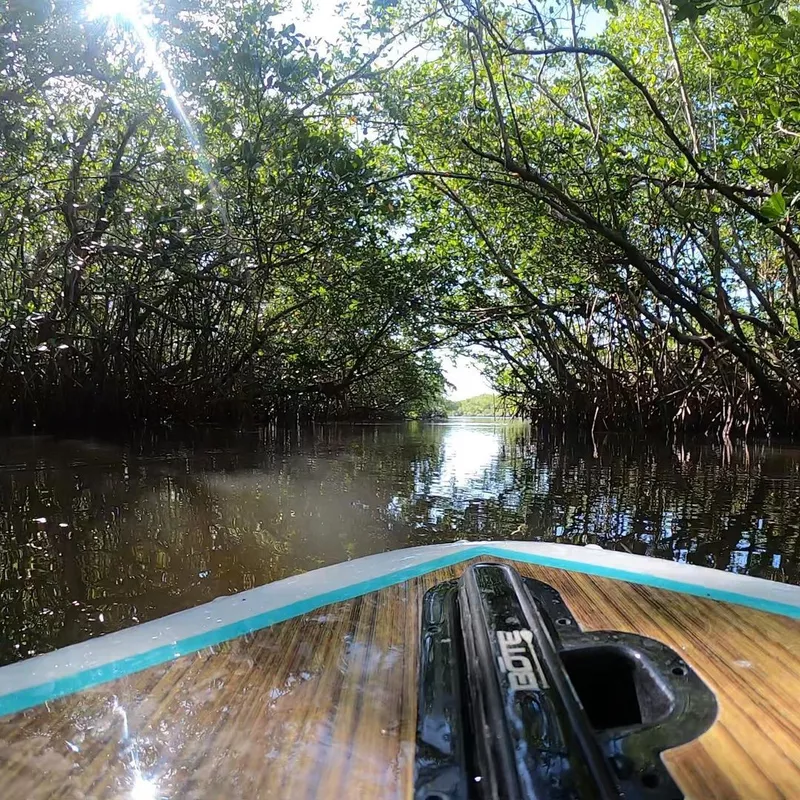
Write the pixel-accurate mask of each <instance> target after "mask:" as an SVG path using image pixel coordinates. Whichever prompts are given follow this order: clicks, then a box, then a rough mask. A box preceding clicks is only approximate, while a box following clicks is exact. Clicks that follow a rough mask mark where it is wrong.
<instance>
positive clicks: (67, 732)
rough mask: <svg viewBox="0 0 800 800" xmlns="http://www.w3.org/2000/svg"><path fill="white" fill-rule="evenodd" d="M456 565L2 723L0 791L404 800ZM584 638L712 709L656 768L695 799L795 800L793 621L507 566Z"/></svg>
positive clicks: (798, 712)
mask: <svg viewBox="0 0 800 800" xmlns="http://www.w3.org/2000/svg"><path fill="white" fill-rule="evenodd" d="M464 566H465V565H463V564H462V565H458V566H457V567H454V568H450V569H447V570H440V571H439V572H437V573H433V574H431V575H427V576H424V577H422V578H419V579H417V580H414V581H411V582H408V583H407V584H404V585H401V586H396V587H392V588H389V589H385V590H383V591H381V592H376V593H373V594H370V595H366V596H364V597H362V598H358V599H355V600H351V601H348V602H345V603H340V604H337V605H335V606H329V607H327V608H323V609H320V610H318V611H316V612H314V613H312V614H309V615H306V616H304V617H300V618H297V619H294V620H290V621H288V622H284V623H281V624H279V625H276V626H274V627H272V628H267V629H264V630H262V631H259V632H257V633H255V634H252V635H250V636H247V637H243V638H241V639H237V640H235V641H232V642H228V643H225V644H223V645H221V646H218V647H216V648H214V649H213V650H205V651H202V652H199V653H195V654H193V655H190V656H184V657H182V658H179V659H176V660H174V661H171V662H169V663H167V664H162V665H160V666H158V667H153V668H151V669H148V670H145V671H143V672H140V673H137V674H135V675H131V676H129V677H126V678H122V679H120V680H117V681H114V682H111V683H107V684H104V685H101V686H97V687H95V688H93V689H89V690H87V691H84V692H82V693H80V694H78V695H73V696H70V697H66V698H62V699H60V700H56V701H53V702H50V703H48V704H47V705H46V706H40V707H37V708H35V709H30V710H28V711H24V712H20V713H18V714H15V715H12V716H9V717H5V718H3V719H0V787H2V797H4V798H5V797H8V798H25V800H38V798H97V800H101V799H103V800H105V799H106V798H129V799H130V800H155V798H200V797H214V798H216V797H228V798H231V799H232V798H238V797H247V798H293V799H294V798H305V797H320V798H334V799H335V800H343V799H344V798H350V797H354V798H355V797H375V798H409V797H411V789H412V780H413V754H414V735H415V726H416V718H415V715H416V674H417V649H418V639H419V615H420V600H421V597H422V594H423V592H424V591H425V589H426V588H427V587H429V586H430V585H432V584H434V583H437V582H439V581H441V580H446V579H448V578H451V577H455V576H457V575H458V574H460V573H461V571H462V570H463V569H464ZM515 566H516V567H517V568H518V570H519V571H520V573H521V574H523V575H528V576H530V577H534V578H537V579H539V580H543V581H547V582H548V583H550V584H552V585H553V586H554V587H555V588H556V589H558V590H559V591H560V592H561V594H562V596H563V598H564V600H565V601H566V602H567V603H568V605H569V606H570V608H571V610H572V612H573V614H574V615H575V617H576V619H577V620H578V622H579V623H580V624H581V626H582V627H584V628H585V629H606V630H611V629H614V630H620V631H630V632H635V633H639V634H642V635H645V636H652V637H654V638H657V639H660V640H661V641H663V642H665V643H666V644H668V645H669V646H671V647H673V648H674V649H676V650H678V651H679V652H680V653H681V654H682V656H683V657H684V658H685V660H686V661H687V662H688V663H689V664H691V665H692V666H693V667H694V668H695V669H696V670H697V671H698V673H699V674H700V675H701V677H702V678H703V679H704V680H705V681H706V682H707V683H708V684H709V685H710V686H711V687H712V688H713V689H714V691H715V692H716V694H717V699H718V702H719V707H720V715H719V718H718V720H717V722H716V723H715V724H714V726H713V727H712V728H711V729H710V730H709V731H708V732H707V733H706V734H704V735H703V736H702V737H701V738H700V739H699V740H697V741H695V742H693V743H691V744H688V745H684V746H683V747H680V748H677V749H675V750H672V751H669V752H667V753H666V754H665V756H664V760H665V762H666V763H667V766H668V767H669V769H670V771H671V772H672V774H673V776H674V777H675V779H676V781H677V782H678V784H679V785H680V786H681V788H682V789H683V791H684V792H685V793H686V795H687V797H691V798H697V800H700V798H725V799H727V798H742V800H745V799H746V800H760V799H761V798H765V799H766V798H782V797H783V798H794V797H800V702H798V698H800V668H799V667H798V665H800V623H799V622H798V621H795V620H791V619H788V618H785V617H780V616H776V615H772V614H767V613H764V612H759V611H755V610H752V609H747V608H743V607H741V606H735V605H730V604H726V603H719V602H715V601H711V600H702V599H699V598H694V597H690V596H687V595H679V594H676V593H673V592H667V591H662V590H657V589H650V588H647V587H643V586H636V585H633V584H627V583H620V582H617V581H610V580H606V579H601V578H594V577H590V576H587V575H580V574H577V573H573V574H571V573H566V572H563V571H560V570H552V569H547V568H542V567H535V566H529V565H524V564H515Z"/></svg>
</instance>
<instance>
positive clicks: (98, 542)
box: [0, 421, 800, 663]
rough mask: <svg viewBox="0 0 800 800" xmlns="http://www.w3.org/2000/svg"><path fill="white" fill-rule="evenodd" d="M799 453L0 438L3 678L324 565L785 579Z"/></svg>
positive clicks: (433, 433) (420, 432)
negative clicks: (463, 543)
mask: <svg viewBox="0 0 800 800" xmlns="http://www.w3.org/2000/svg"><path fill="white" fill-rule="evenodd" d="M799 529H800V449H792V448H787V447H783V448H780V447H774V446H765V445H759V446H750V447H749V448H744V447H738V448H735V449H733V450H726V449H722V448H719V447H712V446H703V445H700V444H697V445H692V446H686V445H684V446H682V447H681V446H668V445H654V444H650V443H647V442H645V441H642V440H641V439H639V438H624V437H606V438H601V439H598V441H597V442H596V443H592V442H591V441H589V442H576V441H570V440H567V439H566V438H565V437H563V436H562V435H554V434H550V435H547V434H542V433H541V432H539V433H537V432H535V431H533V430H532V429H531V428H530V427H529V426H527V425H525V424H523V423H516V422H514V423H494V422H481V421H455V422H447V423H443V424H420V423H409V424H405V425H379V426H359V427H352V426H348V427H339V426H326V427H319V428H316V429H313V430H305V431H297V430H293V431H279V430H269V429H265V430H261V431H254V432H226V431H212V432H208V431H207V432H204V433H202V434H197V435H195V437H194V439H193V440H183V441H181V442H175V441H173V442H165V441H163V440H162V441H158V440H153V439H146V440H144V439H143V440H138V441H136V442H133V443H130V444H128V445H124V446H120V445H112V444H108V443H104V442H100V441H89V440H80V441H79V440H63V439H62V440H58V439H49V438H13V439H4V440H0V624H1V625H2V636H0V663H8V662H11V661H14V660H18V659H21V658H26V657H28V656H30V655H33V654H36V653H40V652H44V651H46V650H51V649H53V648H55V647H61V646H64V645H67V644H71V643H73V642H77V641H81V640H83V639H87V638H89V637H92V636H96V635H98V634H101V633H106V632H109V631H113V630H118V629H120V628H124V627H126V626H129V625H132V624H134V623H136V622H139V621H142V622H143V621H145V620H149V619H154V618H156V617H159V616H162V615H164V614H167V613H170V612H173V611H178V610H180V609H184V608H189V607H191V606H194V605H197V604H198V603H202V602H205V601H208V600H212V599H213V598H215V597H218V596H219V595H224V594H231V593H233V592H238V591H241V590H242V589H248V588H251V587H253V586H258V585H260V584H263V583H266V582H268V581H273V580H276V579H278V578H283V577H285V576H287V575H291V574H294V573H298V572H303V571H305V570H309V569H313V568H315V567H319V566H323V565H325V564H332V563H335V562H339V561H343V560H346V559H350V558H356V557H358V556H363V555H367V554H369V553H376V552H381V551H386V550H393V549H396V548H400V547H409V546H412V545H420V544H431V543H435V542H449V541H454V540H457V539H472V540H476V539H519V540H524V539H528V540H536V541H538V540H544V541H558V542H572V543H578V544H585V543H587V542H596V543H598V544H602V545H603V546H605V547H615V548H618V549H628V550H630V551H633V552H636V553H645V554H648V555H651V556H656V557H659V558H670V559H675V560H679V561H688V562H690V563H693V564H702V565H705V566H710V567H715V568H717V569H726V570H732V571H735V572H744V573H749V574H753V575H759V576H762V577H768V578H772V579H774V580H783V581H790V582H794V583H797V582H798V581H800V573H799V572H798V562H799V561H800V553H799V552H798V548H799V547H800V545H799V544H798V542H799V541H800V540H799V538H798V530H799Z"/></svg>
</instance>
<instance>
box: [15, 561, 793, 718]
mask: <svg viewBox="0 0 800 800" xmlns="http://www.w3.org/2000/svg"><path fill="white" fill-rule="evenodd" d="M485 556H492V557H495V558H507V559H514V560H516V561H522V562H525V563H527V564H538V565H539V566H543V567H551V568H553V569H562V570H568V571H571V572H580V573H584V574H587V575H595V576H597V577H600V578H610V579H611V580H618V581H626V582H628V583H637V584H641V585H644V586H652V587H653V588H657V589H667V590H669V591H673V592H680V593H682V594H689V595H693V596H695V597H704V598H708V599H712V600H721V601H724V602H726V603H735V604H737V605H743V606H748V607H750V608H755V609H758V610H759V611H768V612H770V613H773V614H781V615H783V616H787V617H791V618H793V619H800V607H797V606H793V605H791V604H789V603H781V602H778V601H773V600H766V599H763V598H758V597H751V596H749V595H746V594H740V593H738V592H731V591H727V590H723V589H712V588H705V587H702V586H698V585H696V584H691V583H685V582H683V581H677V580H672V579H670V578H662V577H658V576H653V575H647V574H643V573H640V572H629V571H628V570H624V569H618V568H615V567H604V566H602V565H600V564H578V563H575V562H573V561H569V560H567V559H562V558H554V557H552V556H545V555H539V554H533V553H524V552H518V551H514V550H504V549H503V548H500V547H492V546H485V545H484V546H481V545H475V546H473V547H468V548H465V549H463V550H458V551H457V552H454V553H453V554H451V555H447V556H443V557H442V558H438V559H434V560H432V561H428V562H426V563H424V564H417V565H415V566H412V567H407V568H406V569H401V570H398V571H397V572H392V573H389V574H386V575H382V576H380V577H377V578H371V579H370V580H366V581H361V582H359V583H354V584H352V585H351V586H345V587H343V588H341V589H335V590H333V591H330V592H323V593H321V594H318V595H315V596H314V597H309V598H305V599H303V600H299V601H297V602H294V603H290V604H288V605H286V606H282V607H280V608H276V609H272V610H271V611H266V612H264V613H262V614H256V615H255V616H252V617H248V618H246V619H243V620H240V621H238V622H235V623H231V624H230V625H225V626H223V627H220V628H217V629H215V630H212V631H208V632H207V633H202V634H198V635H196V636H192V637H189V638H187V639H181V640H179V641H177V642H175V643H174V644H170V645H162V646H160V647H156V648H154V649H153V650H148V651H146V652H144V653H141V654H138V655H135V656H129V657H127V658H123V659H120V660H119V661H113V662H110V663H109V664H104V665H103V666H100V667H95V668H93V669H88V670H84V671H82V672H77V673H75V674H73V675H68V676H65V677H63V678H58V679H56V680H54V681H49V682H47V683H43V684H40V685H38V686H33V687H30V688H28V689H22V690H20V691H17V692H11V693H9V694H6V695H2V696H0V716H2V715H5V714H12V713H14V712H17V711H22V710H24V709H26V708H30V707H32V706H36V705H41V704H42V703H45V702H48V701H50V700H55V699H57V698H59V697H64V696H66V695H70V694H74V693H76V692H80V691H83V690H85V689H89V688H91V687H93V686H97V685H99V684H101V683H106V682H107V681H111V680H114V679H116V678H122V677H124V676H126V675H131V674H133V673H135V672H140V671H141V670H144V669H148V668H149V667H154V666H157V665H158V664H162V663H164V662H166V661H171V660H172V659H174V658H178V657H180V656H185V655H190V654H191V653H196V652H198V651H200V650H203V649H205V648H207V647H214V646H216V645H218V644H222V643H223V642H226V641H230V640H231V639H236V638H238V637H240V636H244V635H245V634H248V633H253V632H254V631H257V630H261V629H262V628H267V627H269V626H270V625H275V624H277V623H279V622H285V621H286V620H288V619H292V618H293V617H297V616H300V615H301V614H307V613H309V612H311V611H314V610H316V609H318V608H321V607H322V606H326V605H329V604H331V603H340V602H343V601H345V600H351V599H353V598H354V597H360V596H361V595H364V594H369V593H370V592H375V591H379V590H380V589H386V588H387V587H389V586H395V585H397V584H398V583H403V582H404V581H407V580H411V579H413V578H418V577H420V576H422V575H426V574H427V573H429V572H434V571H435V570H437V569H442V568H444V567H450V566H453V565H454V564H458V563H460V562H462V561H467V560H469V559H472V558H479V557H480V558H482V557H485Z"/></svg>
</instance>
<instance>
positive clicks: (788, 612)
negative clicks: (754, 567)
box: [471, 546, 800, 619]
mask: <svg viewBox="0 0 800 800" xmlns="http://www.w3.org/2000/svg"><path fill="white" fill-rule="evenodd" d="M478 555H479V556H481V557H482V556H494V557H495V558H513V559H514V561H522V562H524V563H526V564H538V565H539V566H541V567H552V568H553V569H563V570H567V571H569V572H582V573H584V574H585V575H595V576H597V577H598V578H610V579H611V580H615V581H626V582H627V583H638V584H640V585H641V586H651V587H652V588H654V589H667V590H668V591H670V592H680V593H681V594H690V595H692V596H693V597H704V598H706V599H708V600H720V601H722V602H725V603H735V604H736V605H740V606H748V607H749V608H755V609H757V610H758V611H768V612H770V613H771V614H780V615H781V616H784V617H791V618H792V619H800V606H795V605H792V604H791V603H781V602H779V601H777V600H766V599H765V598H762V597H751V596H750V595H748V594H741V593H740V592H731V591H728V590H727V589H712V588H709V587H705V586H699V585H697V584H695V583H685V582H684V581H676V580H673V579H672V578H662V577H660V576H658V575H647V574H643V573H641V572H629V571H628V570H625V569H618V568H616V567H604V566H602V565H600V564H576V563H575V562H574V561H568V560H567V559H564V558H553V557H552V556H541V555H536V554H533V553H519V552H516V551H515V552H513V553H511V551H509V550H503V549H502V548H500V547H492V546H488V547H483V548H481V552H480V553H479V554H478ZM471 557H472V556H471Z"/></svg>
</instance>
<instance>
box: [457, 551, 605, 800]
mask: <svg viewBox="0 0 800 800" xmlns="http://www.w3.org/2000/svg"><path fill="white" fill-rule="evenodd" d="M458 603H459V611H460V618H461V633H462V637H463V643H464V654H465V661H466V680H467V685H468V687H469V694H470V717H471V727H472V733H473V735H474V737H475V741H474V748H475V749H474V753H475V759H476V763H475V766H474V769H475V772H476V777H477V778H479V779H480V781H479V782H480V795H481V796H482V797H484V798H487V799H488V798H491V800H495V798H496V799H497V800H518V799H519V800H523V798H537V799H539V798H541V799H542V800H544V798H551V797H554V796H560V797H574V798H586V800H589V798H591V799H592V800H615V798H619V797H620V792H619V790H618V789H617V786H616V782H615V780H614V778H613V776H612V774H611V771H610V769H609V766H608V762H607V761H606V759H605V757H604V755H603V753H602V752H601V750H600V748H599V746H598V743H597V741H596V739H595V737H594V735H593V732H592V729H591V726H590V724H589V721H588V719H587V717H586V714H585V713H584V711H583V708H582V706H581V703H580V701H579V700H578V698H577V696H576V694H575V691H574V690H573V688H572V684H571V683H570V680H569V678H568V677H567V675H566V672H565V671H564V666H563V664H562V661H561V659H560V657H559V655H558V652H557V650H556V647H555V645H554V644H553V640H552V638H551V636H550V633H549V631H548V629H547V626H546V624H545V623H544V620H543V618H542V615H541V613H540V612H539V610H538V608H537V607H536V604H535V603H534V602H533V601H532V600H531V598H530V596H529V595H528V592H527V590H526V588H525V586H524V585H523V583H522V581H521V580H520V578H519V576H518V575H517V574H516V573H515V572H514V571H513V570H511V569H510V568H508V567H506V566H504V565H500V564H478V565H476V566H473V567H470V568H469V569H468V570H467V571H466V572H465V573H464V575H463V577H462V578H461V581H460V582H459V590H458Z"/></svg>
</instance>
